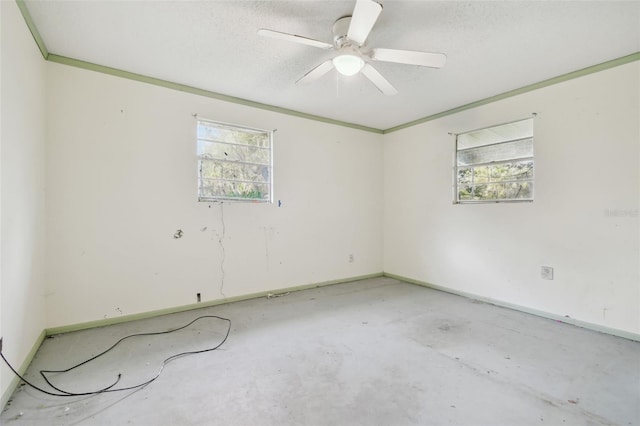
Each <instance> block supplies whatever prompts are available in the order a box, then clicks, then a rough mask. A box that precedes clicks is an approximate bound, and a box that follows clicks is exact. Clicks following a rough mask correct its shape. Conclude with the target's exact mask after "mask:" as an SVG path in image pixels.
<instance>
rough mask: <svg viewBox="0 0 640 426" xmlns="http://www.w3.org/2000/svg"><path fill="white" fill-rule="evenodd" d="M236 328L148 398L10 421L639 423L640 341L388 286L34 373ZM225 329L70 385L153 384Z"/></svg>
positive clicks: (6, 420) (43, 407)
mask: <svg viewBox="0 0 640 426" xmlns="http://www.w3.org/2000/svg"><path fill="white" fill-rule="evenodd" d="M200 315H219V316H223V317H227V318H229V319H231V321H232V327H231V334H230V336H229V339H228V340H227V342H226V343H225V344H224V345H223V346H222V347H221V348H220V349H219V350H217V351H214V352H207V353H202V354H198V355H193V356H189V357H183V358H179V359H176V360H174V361H172V362H170V363H169V364H167V366H166V368H165V369H164V371H163V373H162V375H161V376H160V378H159V379H158V380H157V381H155V382H153V383H151V384H150V385H148V386H146V387H144V388H142V389H139V390H137V391H127V392H115V393H109V394H101V395H94V396H88V397H87V396H85V397H54V396H48V395H45V394H42V393H40V392H38V391H36V390H34V389H31V388H29V387H27V386H22V387H20V388H19V389H18V390H17V391H16V393H15V394H14V395H13V398H12V400H11V401H10V403H9V404H8V405H7V407H6V409H5V410H4V411H3V412H2V416H1V418H0V419H1V421H2V424H3V425H4V424H6V425H127V424H131V425H410V424H420V425H543V424H551V425H610V424H618V425H640V343H638V342H633V341H629V340H626V339H622V338H618V337H614V336H609V335H606V334H601V333H598V332H593V331H589V330H585V329H581V328H578V327H575V326H571V325H567V324H563V323H559V322H556V321H552V320H548V319H543V318H539V317H536V316H532V315H528V314H524V313H521V312H516V311H513V310H510V309H505V308H500V307H496V306H492V305H488V304H485V303H480V302H477V301H473V300H470V299H466V298H463V297H459V296H455V295H451V294H448V293H444V292H440V291H435V290H430V289H426V288H422V287H418V286H414V285H411V284H406V283H403V282H400V281H397V280H393V279H389V278H377V279H370V280H363V281H357V282H353V283H347V284H340V285H335V286H330V287H324V288H319V289H313V290H305V291H300V292H296V293H291V294H289V295H287V296H283V297H278V298H272V299H266V298H263V299H255V300H249V301H243V302H237V303H232V304H228V305H223V306H216V307H211V308H205V309H200V310H195V311H189V312H183V313H179V314H173V315H166V316H162V317H157V318H152V319H148V320H141V321H135V322H130V323H126V324H120V325H114V326H109V327H103V328H97V329H92V330H85V331H80V332H74V333H67V334H63V335H58V336H54V337H52V338H49V339H46V340H45V342H44V343H43V345H42V347H41V348H40V350H39V351H38V353H37V356H36V357H35V359H34V361H33V363H32V364H31V366H30V367H29V370H28V372H27V378H28V379H30V380H33V382H35V383H37V384H39V385H41V386H43V387H44V386H46V385H45V384H43V380H42V379H41V378H40V376H39V373H38V371H39V370H40V369H60V368H66V367H69V366H71V365H73V364H75V363H77V362H80V361H82V360H84V359H87V358H89V357H91V356H92V355H94V354H96V353H98V352H100V351H102V350H104V349H106V348H107V347H108V346H110V345H111V344H113V343H115V341H116V340H118V339H119V338H121V337H124V336H126V335H128V334H131V333H141V332H153V331H163V330H167V329H171V328H176V327H179V326H181V325H184V324H186V323H188V322H189V321H191V320H193V319H195V318H196V317H198V316H200ZM224 331H225V324H224V323H223V322H220V321H216V320H211V319H203V320H200V321H198V322H196V323H195V324H193V325H192V326H190V327H189V328H187V329H185V330H183V331H180V332H176V333H173V334H168V335H162V336H155V337H140V338H136V339H128V340H127V341H125V342H126V343H124V342H123V344H122V345H120V346H118V347H117V349H116V350H114V351H112V352H111V353H109V354H108V356H105V357H104V358H100V359H99V360H96V361H93V362H91V363H89V364H87V365H85V366H83V367H82V368H80V369H78V370H80V371H73V372H70V373H65V374H61V375H58V376H52V381H54V383H56V384H59V385H60V386H64V387H65V388H66V389H67V390H71V391H82V390H92V389H96V388H99V387H103V386H106V385H107V384H109V383H111V382H112V381H113V380H114V378H115V377H116V376H117V374H118V373H122V380H121V383H120V384H121V385H122V386H126V385H132V384H134V383H137V382H142V381H144V380H146V379H148V378H150V377H152V376H153V375H154V374H155V372H157V370H158V368H159V367H160V365H161V363H162V360H163V359H164V358H166V357H168V356H170V355H171V354H174V353H177V352H182V351H186V350H198V349H204V348H207V347H210V346H213V345H215V344H216V343H217V342H218V341H219V340H220V339H221V337H222V336H223V334H224Z"/></svg>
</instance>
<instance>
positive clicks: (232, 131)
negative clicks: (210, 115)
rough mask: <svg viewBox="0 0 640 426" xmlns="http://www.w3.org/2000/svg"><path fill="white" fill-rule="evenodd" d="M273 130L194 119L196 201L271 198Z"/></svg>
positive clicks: (267, 200)
mask: <svg viewBox="0 0 640 426" xmlns="http://www.w3.org/2000/svg"><path fill="white" fill-rule="evenodd" d="M272 140H273V132H272V131H266V130H257V129H250V128H247V127H238V126H232V125H229V124H222V123H216V122H213V121H206V120H201V119H198V200H199V201H219V200H243V201H264V202H270V201H271V200H272V198H271V197H272V194H271V189H272V178H271V176H272V175H271V167H272V154H271V151H272V150H271V147H272Z"/></svg>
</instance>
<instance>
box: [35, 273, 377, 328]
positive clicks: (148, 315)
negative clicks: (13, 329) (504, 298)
mask: <svg viewBox="0 0 640 426" xmlns="http://www.w3.org/2000/svg"><path fill="white" fill-rule="evenodd" d="M383 275H384V273H383V272H377V273H374V274H367V275H359V276H355V277H349V278H341V279H337V280H330V281H322V282H317V283H310V284H303V285H299V286H293V287H286V288H279V289H273V290H268V291H259V292H257V293H249V294H243V295H240V296H233V297H227V298H224V299H215V300H210V301H206V302H201V303H192V304H189V305H182V306H176V307H172V308H165V309H158V310H154V311H147V312H141V313H138V314H132V315H122V316H119V317H113V318H106V319H100V320H96V321H88V322H83V323H79V324H71V325H64V326H61V327H51V328H47V329H46V330H45V333H46V335H47V336H52V335H54V334H62V333H69V332H71V331H79V330H86V329H89V328H96V327H104V326H107V325H112V324H120V323H123V322H129V321H136V320H141V319H147V318H153V317H157V316H160V315H168V314H175V313H178V312H185V311H192V310H194V309H202V308H208V307H211V306H218V305H224V304H227V303H234V302H240V301H243V300H250V299H258V298H261V297H267V296H269V295H270V294H273V295H275V294H282V293H292V292H295V291H301V290H307V289H310V288H317V287H325V286H329V285H335V284H343V283H348V282H352V281H360V280H366V279H370V278H378V277H382V276H383Z"/></svg>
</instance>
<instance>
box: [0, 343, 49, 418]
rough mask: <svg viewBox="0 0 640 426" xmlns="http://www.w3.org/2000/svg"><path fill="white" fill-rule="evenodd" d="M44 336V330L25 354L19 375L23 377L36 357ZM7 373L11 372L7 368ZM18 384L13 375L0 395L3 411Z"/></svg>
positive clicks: (18, 381) (0, 405)
mask: <svg viewBox="0 0 640 426" xmlns="http://www.w3.org/2000/svg"><path fill="white" fill-rule="evenodd" d="M46 335H47V334H46V332H45V330H42V332H41V333H40V335H39V336H38V338H37V339H36V341H35V343H34V344H33V346H32V347H31V350H30V351H29V353H28V354H27V357H26V358H25V359H24V361H22V364H21V365H20V368H18V369H17V370H18V373H20V375H24V373H25V372H26V371H27V368H28V367H29V365H30V364H31V361H33V358H34V357H35V356H36V353H37V352H38V349H40V345H42V342H44V339H45V337H46ZM5 356H6V355H5ZM0 362H4V361H2V360H0ZM14 368H15V367H14ZM7 371H9V372H10V373H11V371H10V370H9V369H8V368H7ZM11 374H13V373H11ZM20 382H21V380H20V378H19V377H18V376H16V375H13V379H12V380H11V383H9V386H8V387H7V389H5V391H4V392H3V393H2V399H0V407H2V409H3V410H4V407H5V406H6V405H7V402H9V399H11V395H13V393H14V392H15V390H16V388H17V387H18V385H19V384H20Z"/></svg>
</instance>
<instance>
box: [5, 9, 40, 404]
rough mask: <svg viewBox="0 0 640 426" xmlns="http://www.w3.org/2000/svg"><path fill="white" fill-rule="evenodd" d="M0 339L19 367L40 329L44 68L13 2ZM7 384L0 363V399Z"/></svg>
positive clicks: (8, 16)
mask: <svg viewBox="0 0 640 426" xmlns="http://www.w3.org/2000/svg"><path fill="white" fill-rule="evenodd" d="M0 15H2V16H1V25H2V30H1V31H2V32H1V39H2V46H1V49H2V64H1V68H2V77H1V95H0V96H1V103H2V113H1V119H0V122H1V125H0V128H1V132H0V159H1V162H0V171H1V178H0V183H1V185H0V195H1V200H2V201H1V203H2V204H1V206H2V207H1V209H0V235H1V238H0V242H1V247H2V254H1V260H2V262H1V266H0V306H1V314H0V334H1V335H2V337H3V348H2V353H3V354H4V355H5V356H6V357H7V358H8V359H9V360H10V361H11V362H12V363H13V364H14V365H15V367H17V368H19V367H20V366H21V365H22V362H23V361H24V360H25V358H26V357H27V355H28V353H29V351H30V350H31V349H32V347H33V345H34V343H35V342H36V341H37V338H38V336H39V335H40V333H41V332H42V330H43V329H44V327H45V276H44V268H45V263H44V250H45V229H44V225H45V179H44V169H45V163H44V162H45V150H46V147H45V122H46V115H45V106H46V103H45V95H46V93H45V92H46V90H45V72H46V64H45V61H44V59H43V58H42V56H41V54H40V52H39V50H38V47H37V46H36V44H35V43H34V42H33V38H32V37H31V34H30V33H29V30H28V29H27V26H26V25H25V23H24V19H23V18H22V15H21V14H20V11H19V10H18V7H17V5H16V3H15V2H12V1H0ZM12 380H14V376H13V373H11V371H10V370H9V369H8V368H7V367H6V365H4V362H2V363H1V364H0V394H2V395H3V400H2V402H3V403H4V402H5V399H6V398H7V397H8V395H5V391H6V390H7V389H8V388H9V386H10V383H11V381H12Z"/></svg>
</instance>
